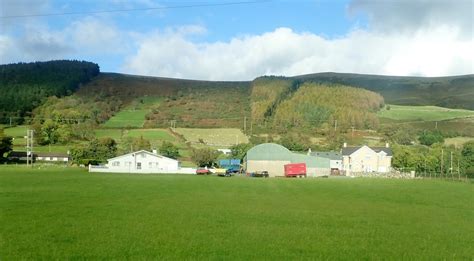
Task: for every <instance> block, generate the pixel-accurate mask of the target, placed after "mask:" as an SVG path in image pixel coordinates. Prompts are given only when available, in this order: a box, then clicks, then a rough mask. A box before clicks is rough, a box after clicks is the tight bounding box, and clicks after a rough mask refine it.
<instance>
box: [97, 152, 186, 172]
mask: <svg viewBox="0 0 474 261" xmlns="http://www.w3.org/2000/svg"><path fill="white" fill-rule="evenodd" d="M89 171H91V172H116V173H178V172H182V173H189V174H190V173H194V171H193V170H192V169H180V168H179V162H178V161H177V160H174V159H170V158H167V157H163V156H161V155H156V154H153V153H150V152H146V151H139V152H134V153H129V154H126V155H123V156H119V157H115V158H112V159H109V160H108V163H107V164H106V165H105V166H91V167H90V168H89Z"/></svg>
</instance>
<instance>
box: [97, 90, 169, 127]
mask: <svg viewBox="0 0 474 261" xmlns="http://www.w3.org/2000/svg"><path fill="white" fill-rule="evenodd" d="M160 101H161V98H158V97H149V96H143V97H141V98H139V99H136V100H135V101H133V102H132V103H131V104H130V105H128V106H127V107H125V108H124V109H123V110H121V111H119V112H118V113H117V114H115V115H114V116H113V117H112V118H110V119H109V120H108V121H107V122H105V123H104V124H103V127H104V128H141V127H143V124H144V123H145V116H146V115H147V114H148V113H149V112H150V108H151V107H153V106H158V105H159V103H160Z"/></svg>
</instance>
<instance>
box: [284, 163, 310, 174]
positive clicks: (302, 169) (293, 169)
mask: <svg viewBox="0 0 474 261" xmlns="http://www.w3.org/2000/svg"><path fill="white" fill-rule="evenodd" d="M284 167H285V177H306V164H305V163H291V164H286V165H285V166H284Z"/></svg>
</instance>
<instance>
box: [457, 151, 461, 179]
mask: <svg viewBox="0 0 474 261" xmlns="http://www.w3.org/2000/svg"><path fill="white" fill-rule="evenodd" d="M458 178H459V180H461V173H460V172H459V156H458Z"/></svg>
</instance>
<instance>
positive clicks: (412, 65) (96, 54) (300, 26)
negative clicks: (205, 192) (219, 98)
mask: <svg viewBox="0 0 474 261" xmlns="http://www.w3.org/2000/svg"><path fill="white" fill-rule="evenodd" d="M473 17H474V1H473V0H387V1H383V0H377V1H376V0H334V1H330V0H324V1H317V0H306V1H303V0H299V1H298V0H296V1H289V0H287V1H278V0H256V1H255V0H254V1H252V0H241V1H239V0H234V1H232V0H225V1H205V0H202V1H179V0H175V1H158V0H133V1H132V0H130V1H127V0H85V1H79V0H73V1H60V0H0V64H7V63H17V62H32V61H47V60H55V59H76V60H86V61H91V62H95V63H98V64H99V66H100V68H101V71H103V72H119V73H126V74H137V75H148V76H160V77H173V78H186V79H199V80H228V81H230V80H252V79H254V78H256V77H258V76H262V75H283V76H293V75H301V74H309V73H318V72H345V73H364V74H383V75H402V76H449V75H463V74H473V73H474V40H473V36H474V28H473V24H474V18H473Z"/></svg>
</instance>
